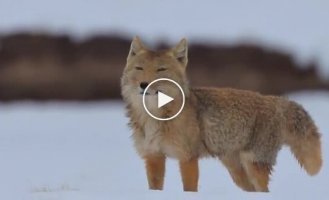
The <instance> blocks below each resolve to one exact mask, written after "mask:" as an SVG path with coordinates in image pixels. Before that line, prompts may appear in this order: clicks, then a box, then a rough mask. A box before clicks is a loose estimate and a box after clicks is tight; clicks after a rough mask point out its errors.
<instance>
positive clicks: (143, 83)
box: [139, 82, 149, 90]
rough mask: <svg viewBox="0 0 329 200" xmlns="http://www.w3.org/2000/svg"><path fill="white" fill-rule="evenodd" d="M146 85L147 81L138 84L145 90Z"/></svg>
mask: <svg viewBox="0 0 329 200" xmlns="http://www.w3.org/2000/svg"><path fill="white" fill-rule="evenodd" d="M148 85H149V83H148V82H141V83H140V84H139V87H140V88H141V89H142V90H145V89H146V87H147V86H148Z"/></svg>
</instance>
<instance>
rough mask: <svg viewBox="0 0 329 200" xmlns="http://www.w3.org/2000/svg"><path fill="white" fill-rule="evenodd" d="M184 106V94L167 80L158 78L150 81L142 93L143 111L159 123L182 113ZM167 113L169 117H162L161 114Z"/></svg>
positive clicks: (171, 81)
mask: <svg viewBox="0 0 329 200" xmlns="http://www.w3.org/2000/svg"><path fill="white" fill-rule="evenodd" d="M184 105H185V94H184V91H183V89H182V87H181V86H180V85H179V84H178V83H177V82H175V81H173V80H171V79H168V78H159V79H156V80H154V81H152V82H151V83H150V84H148V86H147V87H146V88H145V90H144V92H143V106H144V109H145V111H146V112H147V114H149V115H150V116H151V117H153V118H154V119H157V120H160V121H167V120H171V119H174V118H175V117H177V116H178V115H179V114H180V113H181V112H182V110H183V108H184ZM173 110H174V111H173ZM169 111H170V114H171V116H165V117H163V116H162V114H163V113H167V112H169ZM172 112H174V113H172Z"/></svg>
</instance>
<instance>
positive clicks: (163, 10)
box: [0, 0, 329, 76]
mask: <svg viewBox="0 0 329 200" xmlns="http://www.w3.org/2000/svg"><path fill="white" fill-rule="evenodd" d="M328 6H329V2H328V1H325V0H315V1H311V0H290V1H285V0H276V1H262V0H249V1H243V0H232V1H225V2H224V1H216V0H208V1H187V0H183V1H177V0H167V1H159V0H158V1H154V0H139V1H134V0H121V1H116V0H95V1H91V0H86V1H80V0H68V1H66V0H57V1H49V0H48V1H45V0H1V1H0V33H8V32H14V31H17V30H41V31H46V32H51V33H63V32H65V33H68V34H72V35H74V36H76V37H77V38H80V37H82V38H84V37H86V36H89V35H92V34H95V33H117V34H120V35H124V36H129V37H132V36H134V35H140V36H141V37H142V38H143V39H144V40H146V41H148V42H150V43H153V42H155V41H158V40H160V39H164V40H168V41H170V42H173V43H174V42H177V41H179V39H180V38H182V37H187V38H188V39H189V40H192V41H203V42H208V43H211V44H213V43H214V42H216V41H217V42H221V43H228V44H230V43H237V42H241V41H248V42H251V43H261V44H262V45H264V46H267V47H270V48H274V49H283V50H284V51H286V52H287V53H291V54H292V55H294V56H295V58H296V59H297V61H299V62H309V61H311V60H315V61H316V62H318V63H319V64H320V66H321V73H320V74H321V75H323V76H328V75H329V56H328V55H329V26H327V24H328V23H327V21H328V20H327V19H329V12H328V11H327V10H328Z"/></svg>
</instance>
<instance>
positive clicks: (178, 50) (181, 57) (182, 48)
mask: <svg viewBox="0 0 329 200" xmlns="http://www.w3.org/2000/svg"><path fill="white" fill-rule="evenodd" d="M173 52H174V56H175V58H176V59H177V60H178V61H179V62H180V63H182V64H183V65H184V67H185V66H186V65H187V61H188V58H187V53H188V46H187V40H186V39H185V38H183V39H182V40H181V41H180V42H179V43H178V44H177V45H176V46H175V47H174V49H173Z"/></svg>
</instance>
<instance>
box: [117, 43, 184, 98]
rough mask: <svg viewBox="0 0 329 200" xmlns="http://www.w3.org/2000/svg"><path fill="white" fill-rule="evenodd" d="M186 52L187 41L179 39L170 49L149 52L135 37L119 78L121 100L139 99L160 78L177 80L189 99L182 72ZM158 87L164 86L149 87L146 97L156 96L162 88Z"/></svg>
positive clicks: (154, 85)
mask: <svg viewBox="0 0 329 200" xmlns="http://www.w3.org/2000/svg"><path fill="white" fill-rule="evenodd" d="M187 52H188V47H187V41H186V39H182V40H181V41H180V42H179V43H178V44H177V45H176V46H174V47H173V48H170V49H166V50H161V51H152V50H150V49H148V48H147V47H146V46H145V45H144V44H143V43H142V42H141V40H140V39H139V37H135V38H134V39H133V41H132V43H131V46H130V50H129V54H128V57H127V63H126V66H125V68H124V71H123V76H122V78H121V88H122V95H123V98H124V99H125V100H129V99H130V100H136V98H137V96H142V94H143V92H144V90H145V88H146V87H147V86H148V85H149V84H150V83H151V82H152V81H153V80H155V79H159V78H168V79H172V80H174V81H176V82H177V83H178V84H179V85H180V86H181V87H182V88H183V90H184V93H185V96H188V89H189V87H188V81H187V77H186V72H185V70H186V66H187V61H188V57H187ZM161 87H164V86H163V85H162V86H160V85H159V84H152V87H150V88H149V89H148V90H147V95H154V94H157V92H158V91H161V90H162V89H163V88H161ZM167 92H168V91H167ZM169 94H170V92H169ZM171 95H174V94H171Z"/></svg>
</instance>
